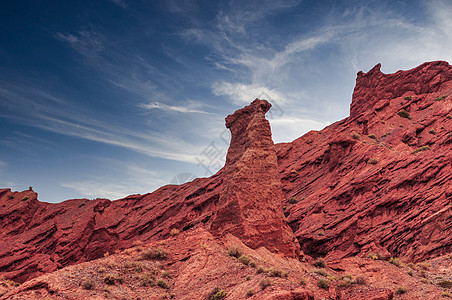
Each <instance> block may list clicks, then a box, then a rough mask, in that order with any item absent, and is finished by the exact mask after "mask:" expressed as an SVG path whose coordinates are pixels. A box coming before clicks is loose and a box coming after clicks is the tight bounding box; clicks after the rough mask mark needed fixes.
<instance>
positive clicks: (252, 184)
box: [211, 99, 299, 256]
mask: <svg viewBox="0 0 452 300" xmlns="http://www.w3.org/2000/svg"><path fill="white" fill-rule="evenodd" d="M270 107H271V104H270V103H268V102H267V101H266V100H259V99H256V100H254V101H253V102H252V103H251V104H250V105H248V106H246V107H245V108H242V109H240V110H237V111H236V112H235V113H234V114H232V115H229V116H228V117H227V118H226V127H227V128H229V129H230V130H231V135H232V139H231V145H230V147H229V150H228V154H227V157H226V165H225V167H224V169H223V188H222V191H221V194H220V201H219V206H220V207H219V209H218V211H217V212H216V214H215V216H214V218H213V222H212V228H211V229H212V231H213V232H214V233H216V234H217V235H224V234H226V233H231V234H233V235H235V236H237V237H239V238H241V239H242V241H243V242H244V243H245V244H247V245H248V246H250V247H252V248H258V247H261V246H264V247H266V248H267V249H269V250H270V251H272V252H276V253H282V254H284V255H288V256H296V255H298V254H299V244H298V242H297V240H296V238H295V236H294V234H293V232H292V230H291V229H290V227H289V226H288V225H287V223H286V222H285V218H284V214H283V211H282V202H283V194H282V190H281V181H280V176H279V173H278V165H277V164H278V161H277V157H276V151H275V146H274V143H273V140H272V134H271V130H270V124H269V122H268V121H267V120H266V119H265V113H266V112H267V111H268V110H269V109H270Z"/></svg>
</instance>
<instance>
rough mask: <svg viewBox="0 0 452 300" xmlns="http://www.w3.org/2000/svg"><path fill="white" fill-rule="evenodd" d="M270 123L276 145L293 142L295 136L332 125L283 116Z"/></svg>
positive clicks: (271, 120)
mask: <svg viewBox="0 0 452 300" xmlns="http://www.w3.org/2000/svg"><path fill="white" fill-rule="evenodd" d="M269 121H270V124H271V126H272V133H273V140H274V142H275V143H280V142H291V141H292V140H293V137H294V136H295V137H299V136H302V135H303V134H305V133H307V132H309V131H311V130H321V129H323V128H325V127H326V126H328V125H329V124H330V123H329V122H319V121H316V120H312V119H307V118H298V117H294V116H282V117H280V118H275V119H270V120H269Z"/></svg>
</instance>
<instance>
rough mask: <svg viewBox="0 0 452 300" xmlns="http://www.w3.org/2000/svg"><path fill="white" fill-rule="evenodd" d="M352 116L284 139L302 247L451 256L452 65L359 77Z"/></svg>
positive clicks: (288, 188) (320, 252)
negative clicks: (320, 128)
mask: <svg viewBox="0 0 452 300" xmlns="http://www.w3.org/2000/svg"><path fill="white" fill-rule="evenodd" d="M356 81H357V82H356V87H355V91H354V93H353V101H352V104H351V116H350V117H349V118H346V119H344V120H342V121H339V122H336V123H334V124H332V125H330V126H328V127H326V128H325V129H324V130H321V131H311V132H309V133H307V134H306V135H304V136H302V137H300V138H299V139H297V140H295V141H293V142H292V143H286V144H278V145H277V153H278V159H279V161H278V163H279V170H280V173H281V179H282V183H283V190H284V192H285V194H286V195H287V199H290V198H292V200H291V201H290V202H292V203H295V202H296V203H295V204H290V203H286V205H287V210H286V211H285V213H286V215H287V217H288V219H289V223H290V226H291V227H292V229H293V231H294V232H295V235H296V236H297V238H298V240H299V242H300V245H301V248H302V250H303V251H304V252H305V253H306V254H309V255H312V256H315V257H317V256H326V257H327V258H328V259H330V260H333V259H341V258H344V257H351V256H355V255H360V256H366V255H368V254H369V253H379V254H380V255H382V256H384V257H386V258H389V257H391V256H397V257H400V258H402V259H403V260H405V261H421V260H425V259H428V258H432V257H436V256H439V255H441V254H446V253H451V252H452V184H451V183H452V151H451V150H452V67H451V66H450V65H449V64H448V63H446V62H431V63H425V64H423V65H421V66H419V67H417V68H415V69H412V70H408V71H398V72H397V73H395V74H389V75H386V74H383V73H381V72H380V65H377V66H375V67H374V68H373V69H372V70H370V71H369V72H368V73H366V74H363V73H362V72H360V73H358V77H357V80H356Z"/></svg>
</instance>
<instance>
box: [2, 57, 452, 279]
mask: <svg viewBox="0 0 452 300" xmlns="http://www.w3.org/2000/svg"><path fill="white" fill-rule="evenodd" d="M451 95H452V67H451V66H450V65H449V64H447V63H445V62H432V63H426V64H423V65H421V66H420V67H417V68H415V69H413V70H408V71H399V72H397V73H395V74H388V75H386V74H382V73H381V72H380V71H379V66H378V65H377V66H376V68H374V69H372V70H371V71H369V72H368V73H367V74H363V73H359V74H358V78H357V86H356V88H355V92H354V96H353V102H352V106H351V116H350V117H349V118H346V119H344V120H342V121H339V122H337V123H334V124H332V125H330V126H328V127H327V128H325V129H324V130H322V131H311V132H309V133H308V134H306V135H304V136H302V137H301V138H299V139H297V140H295V141H293V142H292V143H285V144H278V145H276V154H277V159H278V168H279V174H280V177H281V187H282V191H283V195H284V196H285V199H289V198H291V197H295V198H296V199H298V202H297V203H296V204H290V203H286V202H285V201H282V203H280V204H279V206H278V203H276V202H273V201H272V200H274V201H276V200H278V201H280V200H281V194H280V190H279V188H278V185H279V180H278V176H277V173H278V172H276V171H275V170H276V162H275V156H274V152H273V143H272V142H271V134H270V131H269V128H268V123H266V121H265V119H264V114H265V111H266V110H268V105H267V104H266V102H261V101H257V102H255V103H254V104H252V105H251V106H249V107H248V108H245V109H244V110H241V111H239V112H237V113H236V114H234V115H232V116H231V117H229V118H228V120H227V125H228V127H230V128H231V131H232V132H233V142H232V145H231V149H230V151H229V153H228V163H227V166H226V167H225V168H224V169H222V170H220V171H219V172H218V173H217V174H215V175H214V176H212V177H210V178H203V179H196V180H194V181H193V182H191V183H186V184H183V185H180V186H172V185H170V186H165V187H162V188H160V189H158V190H157V191H155V192H153V193H151V194H146V195H131V196H129V197H127V198H124V199H121V200H117V201H109V200H107V199H96V200H87V199H77V200H68V201H65V202H62V203H58V204H49V203H44V202H39V201H38V200H37V195H36V193H34V192H33V191H24V192H21V193H18V192H11V191H10V190H9V189H4V190H0V228H1V230H0V275H2V276H5V277H6V278H11V279H14V280H17V281H20V282H24V281H26V280H28V279H30V278H33V277H36V276H39V275H41V274H43V273H48V272H52V271H55V270H57V269H59V268H61V267H63V266H67V265H70V264H75V263H80V262H84V261H88V260H92V259H95V258H98V257H101V256H102V255H103V254H104V253H105V252H107V251H108V252H110V253H111V252H113V251H115V250H116V249H124V248H128V247H131V246H132V245H133V243H134V242H135V241H137V240H142V241H156V240H160V239H162V238H166V237H168V236H169V232H170V231H171V229H173V228H177V229H179V230H180V231H187V230H189V229H191V228H192V227H204V228H206V229H210V230H211V231H212V232H213V233H215V234H216V235H217V236H221V235H223V234H224V233H233V234H234V235H237V236H238V237H240V238H242V239H243V241H244V242H245V243H246V244H247V245H249V246H251V247H252V248H255V247H260V246H265V247H268V248H270V249H271V250H273V251H274V252H280V253H282V254H286V255H289V256H291V255H293V254H294V253H296V252H297V247H298V246H297V244H294V245H291V243H290V241H291V238H292V237H291V233H290V231H288V229H287V227H286V226H285V225H284V219H283V217H282V216H281V207H282V206H283V205H287V210H286V211H285V214H286V216H287V219H288V221H289V225H290V227H291V228H292V230H293V232H294V233H295V236H296V238H297V239H298V241H299V245H300V246H301V248H302V250H303V251H304V252H305V253H307V254H310V255H312V256H314V257H316V256H327V259H328V260H329V261H330V262H333V261H334V260H337V261H339V259H341V258H343V257H351V256H355V255H359V256H366V255H367V254H368V253H369V252H379V253H380V254H382V255H383V256H388V257H389V256H399V257H401V258H402V259H403V260H406V261H410V260H412V261H420V260H424V259H427V258H432V257H437V256H439V255H441V254H445V253H450V252H452V222H451V220H452V206H451V205H450V203H451V201H452V185H451V184H450V183H451V179H452V175H451V174H452V172H451V169H452V152H451V148H452V135H451V131H452V123H451V122H452V112H451V111H452V96H451ZM400 111H405V113H402V114H401V115H399V112H400ZM239 115H240V118H236V117H237V116H239ZM256 135H258V136H256ZM251 179H252V180H253V181H255V182H252V180H251ZM257 185H259V186H257ZM261 189H262V190H261ZM257 195H259V197H256V196H257ZM273 197H274V198H273ZM264 218H266V221H267V223H265V224H263V222H262V220H263V219H264ZM222 222H224V223H222ZM264 225H268V226H264ZM278 234H281V237H279V238H278V236H277V235H278ZM257 237H259V238H261V239H262V240H257V241H255V238H256V239H257Z"/></svg>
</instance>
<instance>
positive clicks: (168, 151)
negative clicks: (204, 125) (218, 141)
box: [0, 81, 202, 163]
mask: <svg viewBox="0 0 452 300" xmlns="http://www.w3.org/2000/svg"><path fill="white" fill-rule="evenodd" d="M29 92H31V94H28V93H29ZM33 93H35V94H36V95H45V96H46V97H44V98H39V97H36V96H33ZM0 98H1V99H2V106H3V105H5V106H6V108H8V111H7V110H6V109H4V110H3V111H2V112H0V117H2V118H7V119H10V120H14V121H15V122H17V123H20V124H25V125H28V126H33V127H36V128H41V129H44V130H46V131H50V132H54V133H58V134H62V135H66V136H73V137H77V138H82V139H86V140H91V141H95V142H99V143H103V144H109V145H114V146H118V147H122V148H126V149H129V150H133V151H136V152H139V153H142V154H145V155H147V156H150V157H158V158H163V159H169V160H176V161H182V162H191V163H196V159H195V157H196V155H197V154H199V153H200V152H201V151H202V148H201V147H200V146H197V145H193V144H189V143H187V142H184V141H183V140H182V139H180V138H177V137H175V136H172V135H171V134H170V133H168V132H165V133H156V132H148V131H146V130H144V129H143V131H141V132H139V131H136V130H133V129H128V128H125V127H121V126H118V125H116V124H115V123H112V122H105V121H101V120H100V119H99V118H96V117H93V116H91V115H92V113H90V112H89V111H87V110H86V109H83V107H74V106H72V105H71V104H69V102H68V101H65V100H63V99H61V98H59V97H56V96H52V95H51V93H50V92H49V91H46V90H44V89H41V90H39V89H38V88H36V87H33V86H28V84H27V83H25V82H21V83H17V86H16V85H15V84H13V83H11V82H7V83H6V84H5V83H4V82H3V81H0ZM55 101H57V102H58V105H56V103H55ZM24 107H25V108H26V109H23V108H24ZM9 111H15V113H14V114H12V113H10V112H9ZM11 142H14V141H11ZM3 143H8V140H4V141H3ZM10 146H13V145H10ZM19 146H20V145H19Z"/></svg>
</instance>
